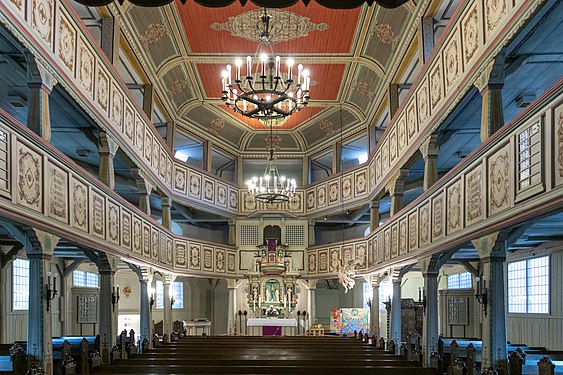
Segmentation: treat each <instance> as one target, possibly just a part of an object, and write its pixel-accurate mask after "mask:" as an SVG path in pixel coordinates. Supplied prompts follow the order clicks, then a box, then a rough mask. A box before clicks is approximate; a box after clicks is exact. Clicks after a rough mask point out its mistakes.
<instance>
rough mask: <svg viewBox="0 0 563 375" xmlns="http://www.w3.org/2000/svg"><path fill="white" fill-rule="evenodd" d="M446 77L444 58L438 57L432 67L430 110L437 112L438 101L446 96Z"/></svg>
mask: <svg viewBox="0 0 563 375" xmlns="http://www.w3.org/2000/svg"><path fill="white" fill-rule="evenodd" d="M443 87H444V79H443V76H442V60H441V59H437V60H436V63H435V64H434V66H433V67H432V68H430V112H431V113H435V112H436V110H437V108H436V107H437V106H438V103H440V101H441V100H442V98H443V96H444V91H443V90H444V89H443Z"/></svg>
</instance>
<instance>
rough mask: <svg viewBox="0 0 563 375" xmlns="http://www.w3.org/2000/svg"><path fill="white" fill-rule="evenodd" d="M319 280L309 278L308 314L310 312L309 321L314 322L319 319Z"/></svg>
mask: <svg viewBox="0 0 563 375" xmlns="http://www.w3.org/2000/svg"><path fill="white" fill-rule="evenodd" d="M316 292H317V280H309V281H308V282H307V310H308V311H307V314H309V322H311V324H312V323H314V322H315V321H316V320H317V300H316Z"/></svg>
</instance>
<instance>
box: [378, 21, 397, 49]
mask: <svg viewBox="0 0 563 375" xmlns="http://www.w3.org/2000/svg"><path fill="white" fill-rule="evenodd" d="M374 34H375V35H376V36H377V38H378V39H379V40H380V41H381V43H383V44H387V45H389V46H390V47H391V48H392V49H395V46H396V45H397V42H398V41H399V37H398V36H397V35H395V32H394V31H393V28H392V27H391V25H389V24H388V23H376V24H375V30H373V31H372V35H374Z"/></svg>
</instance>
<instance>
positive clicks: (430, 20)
mask: <svg viewBox="0 0 563 375" xmlns="http://www.w3.org/2000/svg"><path fill="white" fill-rule="evenodd" d="M420 28H421V33H420V35H421V37H422V62H423V63H425V62H426V61H427V60H428V58H429V57H430V54H431V53H432V50H433V49H434V17H432V16H425V17H422V18H421V19H420Z"/></svg>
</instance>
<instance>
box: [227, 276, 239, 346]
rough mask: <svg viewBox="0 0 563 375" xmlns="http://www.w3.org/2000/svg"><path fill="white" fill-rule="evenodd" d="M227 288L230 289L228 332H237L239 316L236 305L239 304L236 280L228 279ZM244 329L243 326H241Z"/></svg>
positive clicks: (232, 333)
mask: <svg viewBox="0 0 563 375" xmlns="http://www.w3.org/2000/svg"><path fill="white" fill-rule="evenodd" d="M227 289H228V290H229V304H228V309H227V319H228V320H227V334H228V335H234V334H236V326H237V318H236V306H237V296H236V291H237V285H236V280H231V279H229V280H227ZM240 329H241V331H242V327H240Z"/></svg>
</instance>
